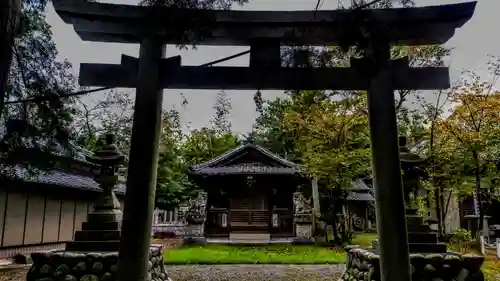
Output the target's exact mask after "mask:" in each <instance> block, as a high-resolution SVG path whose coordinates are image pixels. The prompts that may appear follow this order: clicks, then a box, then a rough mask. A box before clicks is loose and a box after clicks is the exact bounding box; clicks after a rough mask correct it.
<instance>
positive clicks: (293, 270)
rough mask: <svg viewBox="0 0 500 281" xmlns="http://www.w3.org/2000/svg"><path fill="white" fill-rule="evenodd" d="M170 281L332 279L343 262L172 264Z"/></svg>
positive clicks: (316, 280)
mask: <svg viewBox="0 0 500 281" xmlns="http://www.w3.org/2000/svg"><path fill="white" fill-rule="evenodd" d="M166 269H167V271H168V273H169V276H170V278H172V280H173V281H285V280H286V281H323V280H325V281H326V280H328V281H335V280H338V279H339V278H340V275H341V274H342V271H343V270H344V265H182V266H181V265H174V266H167V267H166Z"/></svg>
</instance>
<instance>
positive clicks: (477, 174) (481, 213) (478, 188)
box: [472, 151, 484, 235]
mask: <svg viewBox="0 0 500 281" xmlns="http://www.w3.org/2000/svg"><path fill="white" fill-rule="evenodd" d="M472 156H473V157H474V162H475V163H474V164H475V165H476V166H475V168H474V176H475V178H476V200H477V204H478V209H479V232H480V233H481V235H483V228H484V211H483V196H482V191H481V174H480V169H479V168H480V167H479V157H478V155H477V152H476V151H473V152H472Z"/></svg>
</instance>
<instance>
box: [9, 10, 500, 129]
mask: <svg viewBox="0 0 500 281" xmlns="http://www.w3.org/2000/svg"><path fill="white" fill-rule="evenodd" d="M0 1H2V0H0ZM99 2H105V3H115V4H132V5H135V4H136V3H137V2H138V0H105V1H99ZM316 2H317V1H316V0H250V3H249V4H247V5H245V6H243V7H234V9H244V10H312V9H314V7H315V5H316ZM337 2H338V0H324V1H323V4H322V6H321V9H323V10H329V9H336V8H337ZM416 2H417V5H419V6H420V5H421V6H426V5H438V4H450V3H460V2H467V1H460V0H416ZM478 2H479V3H478V5H477V8H476V12H475V14H474V16H473V18H472V19H471V20H470V21H469V22H468V23H467V24H466V25H465V26H464V27H462V28H461V29H459V30H457V32H456V34H455V37H454V38H453V39H452V40H451V41H450V42H448V44H447V46H449V47H453V48H454V51H453V55H452V57H451V66H450V68H451V72H452V77H451V78H452V80H454V79H456V78H457V74H458V72H459V71H460V70H461V69H475V70H478V71H485V68H486V62H487V59H488V58H487V54H493V55H500V38H499V37H498V36H497V34H496V32H497V31H494V29H496V28H498V27H499V26H500V19H499V17H498V11H500V0H479V1H478ZM48 22H49V24H50V25H51V26H52V32H53V33H54V39H55V42H56V44H57V49H58V50H59V55H60V57H61V58H67V59H68V60H69V61H70V62H71V63H72V64H73V67H74V72H75V75H78V70H79V65H80V63H81V62H88V63H91V62H94V63H119V62H120V56H121V54H127V55H131V56H138V45H135V44H110V43H95V42H83V41H82V40H80V38H79V37H78V36H77V35H76V33H75V32H74V30H73V28H72V26H70V25H67V24H65V23H64V22H63V21H62V20H61V19H60V18H59V16H58V15H57V14H56V13H55V11H54V9H53V7H52V6H50V7H49V9H48ZM492 32H494V33H492ZM247 49H248V48H241V47H203V46H200V47H198V49H197V50H183V51H180V50H177V49H176V48H175V46H168V47H167V57H168V56H174V55H181V56H182V63H183V64H184V65H199V64H203V63H206V62H209V61H213V60H216V59H219V58H223V57H226V56H228V55H231V54H236V53H238V52H242V51H245V50H247ZM219 65H221V66H224V65H226V66H248V56H242V57H240V58H237V59H233V60H231V61H228V62H225V63H222V64H219ZM181 92H182V93H183V94H184V96H186V98H187V99H188V101H189V105H188V108H187V110H183V109H182V108H181V106H180V103H181V98H180V93H181ZM164 93H165V96H164V100H163V107H164V108H172V107H173V106H175V107H177V108H178V109H180V112H181V121H182V123H183V125H184V126H186V127H187V126H190V127H191V128H200V127H202V126H205V125H207V124H208V121H209V120H210V118H211V117H212V116H213V113H214V110H213V109H212V105H213V104H214V102H215V99H216V94H217V91H202V90H182V91H180V90H165V92H164ZM226 93H227V94H228V96H229V97H230V99H231V102H232V107H233V110H232V113H231V121H232V124H233V129H234V131H235V132H238V133H245V132H248V131H250V130H251V127H252V123H253V121H254V119H255V117H256V112H255V106H254V103H253V94H254V93H255V91H226ZM102 95H103V94H102V93H95V94H92V95H91V96H88V97H85V99H86V101H88V102H89V103H92V102H95V100H96V99H99V98H101V97H102ZM263 95H264V98H266V99H274V98H275V97H277V96H281V95H283V92H282V91H263Z"/></svg>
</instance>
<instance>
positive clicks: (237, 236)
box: [207, 233, 293, 245]
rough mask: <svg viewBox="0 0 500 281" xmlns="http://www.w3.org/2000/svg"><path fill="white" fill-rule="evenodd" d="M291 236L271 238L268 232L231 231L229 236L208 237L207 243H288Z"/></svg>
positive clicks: (291, 239) (290, 241)
mask: <svg viewBox="0 0 500 281" xmlns="http://www.w3.org/2000/svg"><path fill="white" fill-rule="evenodd" d="M292 242H293V238H292V237H283V238H274V237H273V238H271V235H270V234H269V233H231V234H230V235H229V237H220V238H208V239H207V243H209V244H231V245H238V244H239V245H268V244H290V243H292Z"/></svg>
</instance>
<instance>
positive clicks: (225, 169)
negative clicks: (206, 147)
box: [189, 143, 300, 175]
mask: <svg viewBox="0 0 500 281" xmlns="http://www.w3.org/2000/svg"><path fill="white" fill-rule="evenodd" d="M250 153H254V157H255V155H256V156H258V157H261V158H260V161H259V160H258V159H255V158H254V159H249V158H248V155H249V154H250ZM242 160H246V161H242ZM189 170H190V173H191V174H197V175H230V174H274V175H293V174H298V173H300V168H299V167H298V165H297V164H295V163H293V162H291V161H288V160H286V159H284V158H282V157H280V156H278V155H276V154H274V153H272V152H271V151H269V150H267V149H265V148H263V147H260V146H258V145H255V144H253V143H247V144H244V145H241V146H238V147H236V148H234V149H232V150H229V151H228V152H226V153H224V154H222V155H220V156H218V157H216V158H214V159H212V160H209V161H207V162H204V163H201V164H198V165H193V166H191V167H189Z"/></svg>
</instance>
